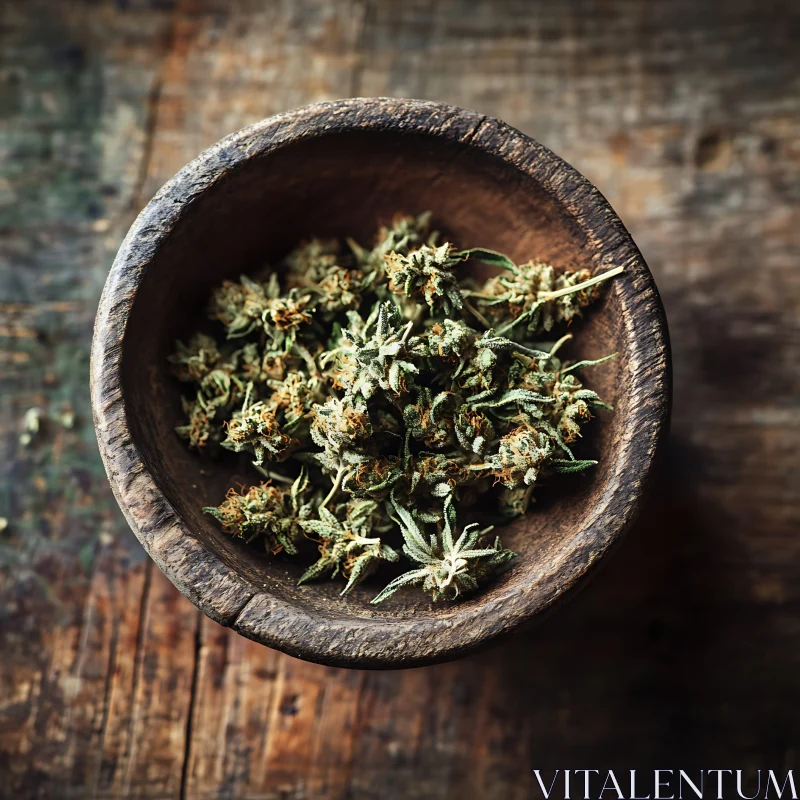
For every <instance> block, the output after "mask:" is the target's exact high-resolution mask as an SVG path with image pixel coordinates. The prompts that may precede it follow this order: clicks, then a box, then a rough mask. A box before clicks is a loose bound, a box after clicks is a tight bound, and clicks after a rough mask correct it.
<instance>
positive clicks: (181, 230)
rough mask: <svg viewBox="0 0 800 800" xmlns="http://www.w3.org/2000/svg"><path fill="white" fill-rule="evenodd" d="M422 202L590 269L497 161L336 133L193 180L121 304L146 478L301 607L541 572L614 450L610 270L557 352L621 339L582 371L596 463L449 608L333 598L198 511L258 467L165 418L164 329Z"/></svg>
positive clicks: (581, 531)
mask: <svg viewBox="0 0 800 800" xmlns="http://www.w3.org/2000/svg"><path fill="white" fill-rule="evenodd" d="M428 209H430V210H431V211H432V212H433V218H434V222H435V225H436V227H438V228H439V229H441V230H442V231H444V232H445V234H446V235H447V237H448V238H450V239H451V240H452V241H454V242H455V243H456V244H457V245H458V246H460V247H474V246H482V247H488V248H492V249H496V250H499V251H502V252H505V253H507V254H509V255H510V256H511V257H512V258H514V259H515V260H519V261H523V260H527V259H530V258H539V259H543V260H547V261H549V262H551V263H553V264H554V265H555V266H556V267H557V268H570V269H576V268H580V267H587V268H590V269H592V268H594V267H595V265H594V263H593V250H592V247H591V245H590V244H589V243H587V241H586V240H585V238H584V236H583V234H582V232H581V230H580V228H579V227H578V225H577V224H576V222H575V220H574V218H573V217H572V216H571V215H570V214H569V213H568V212H567V211H566V210H565V209H564V208H563V207H561V206H560V205H558V204H557V203H556V201H555V200H554V199H553V198H552V197H551V196H550V195H549V194H548V193H547V192H546V191H545V190H544V189H543V188H542V186H541V185H539V184H538V183H537V182H535V181H534V180H533V179H532V178H530V177H529V176H528V175H526V174H524V173H522V172H521V171H519V170H517V169H516V168H515V167H513V166H511V165H510V164H509V163H508V162H506V161H504V160H502V159H500V158H498V157H495V156H490V155H487V154H486V153H484V152H482V151H480V150H479V149H478V148H474V147H470V146H469V145H464V144H454V143H453V142H450V141H447V140H443V139H441V138H437V137H434V136H430V135H423V134H412V133H386V132H382V133H377V132H370V131H348V132H336V133H332V134H329V135H318V136H315V137H312V138H307V139H304V140H300V141H294V142H292V143H290V144H288V145H286V146H284V147H282V148H280V149H278V150H276V151H273V152H270V153H269V154H267V155H263V156H257V157H255V158H251V159H250V160H248V161H247V162H245V163H244V164H243V165H242V164H240V165H238V166H236V167H234V168H232V169H231V170H230V171H229V172H228V173H227V174H226V175H225V176H224V177H223V178H221V179H220V180H218V181H217V182H216V183H215V184H214V185H213V186H211V187H210V188H208V189H206V190H204V191H203V192H202V193H201V194H199V195H198V196H197V197H196V198H195V199H194V200H193V201H192V202H191V203H190V204H189V205H188V206H187V208H186V211H185V213H184V214H183V215H182V216H181V218H180V220H179V221H178V222H177V223H176V225H175V226H174V228H173V230H172V231H171V233H170V234H169V235H168V237H167V239H166V241H165V242H164V243H163V245H162V246H161V247H160V248H159V249H158V252H157V253H156V255H155V258H154V259H153V261H152V262H151V263H150V264H149V265H148V267H147V269H146V272H145V274H144V275H143V277H142V281H141V284H140V287H139V289H138V292H137V294H136V297H135V300H134V303H133V307H132V310H131V314H130V318H129V321H128V327H127V331H126V335H125V339H124V349H123V360H122V374H123V389H124V395H125V397H126V406H127V413H128V419H129V424H130V429H131V434H132V436H133V437H134V441H135V443H136V444H137V446H138V449H139V451H140V453H141V454H142V457H143V459H144V461H145V463H146V465H147V466H148V467H149V469H150V471H151V473H152V475H153V477H154V479H155V481H156V484H157V485H158V487H159V488H160V490H161V491H162V492H163V494H164V495H165V497H166V498H167V500H168V501H169V502H170V503H171V504H172V506H173V507H174V508H175V510H176V511H177V513H178V514H179V515H180V516H181V517H182V518H183V519H184V520H185V522H186V526H187V528H188V529H189V530H190V531H191V532H192V535H194V536H196V537H197V538H198V539H199V540H201V541H202V542H203V543H204V544H205V546H206V547H207V548H209V549H210V550H212V551H213V552H215V553H216V554H217V555H218V556H219V558H220V559H222V560H223V562H224V563H225V564H227V565H228V566H229V567H230V568H231V569H232V570H235V571H236V572H238V573H239V574H240V575H242V576H244V577H245V578H246V579H247V580H248V581H250V582H251V583H252V585H253V586H254V588H255V589H256V590H258V591H262V592H271V593H274V594H275V595H278V596H279V597H280V598H281V599H283V600H284V601H287V602H289V603H294V602H297V603H300V604H302V605H303V607H304V608H305V610H306V611H307V612H308V613H311V614H315V613H316V614H320V615H335V616H338V617H341V616H342V615H345V616H348V617H357V618H373V617H404V616H407V615H409V614H411V613H413V614H414V617H415V619H418V620H419V619H424V618H426V617H449V616H452V615H454V614H458V613H459V608H469V607H474V606H475V604H481V603H482V602H485V601H486V600H487V599H493V600H502V598H503V596H504V595H507V594H508V593H513V592H514V591H515V589H516V588H518V587H519V586H520V585H522V584H525V585H527V586H528V587H530V586H531V585H532V584H535V583H536V582H537V581H539V580H542V579H543V576H545V575H547V574H549V573H552V571H553V570H554V569H556V568H557V567H558V565H559V564H560V563H562V562H563V560H564V559H566V558H568V557H569V555H570V553H571V552H572V551H573V550H574V548H575V547H576V544H577V542H578V541H579V540H580V538H581V537H582V536H584V535H586V531H587V528H589V521H590V519H592V518H594V517H595V516H596V512H597V508H598V505H602V502H601V501H602V496H603V494H604V491H605V490H604V486H605V484H606V483H607V477H608V475H609V472H610V470H611V469H612V467H613V464H614V460H615V457H616V456H615V452H614V450H615V448H613V446H612V443H613V442H614V440H615V437H617V438H618V437H619V436H621V434H622V431H623V430H624V426H625V420H626V416H627V415H628V412H629V409H628V405H627V401H626V393H625V391H624V386H625V382H626V380H625V379H626V376H625V371H624V365H625V363H626V353H625V350H626V342H625V337H624V336H623V335H622V332H623V326H622V321H621V317H620V309H619V305H620V304H619V299H618V295H617V290H616V289H615V287H614V285H613V282H612V285H611V286H610V287H609V288H608V290H607V291H606V292H604V294H603V299H602V300H601V301H600V302H599V303H598V304H597V305H596V306H595V307H594V308H593V309H592V310H591V312H590V313H589V314H588V315H587V317H586V319H585V320H584V321H582V322H581V323H580V324H578V325H575V333H576V334H577V335H576V337H575V341H574V343H572V344H571V345H570V346H571V347H572V349H571V350H569V351H566V352H568V353H569V354H570V355H571V356H575V357H580V358H598V357H600V356H603V355H606V354H608V353H610V352H615V351H616V352H619V356H618V357H617V358H616V359H614V360H612V361H611V362H609V363H607V364H604V365H602V366H601V367H598V368H596V369H594V370H592V371H587V373H586V375H585V380H586V382H587V384H588V385H589V386H591V388H593V389H595V390H597V391H598V392H599V393H600V394H601V396H602V397H603V398H604V399H605V400H606V401H607V402H609V403H610V404H611V405H613V406H614V407H615V409H616V410H615V412H614V413H611V412H605V411H601V412H599V414H598V419H597V420H596V421H595V422H594V423H593V424H592V425H591V426H590V431H591V434H590V436H587V439H586V441H584V442H582V443H581V445H580V447H579V448H578V452H577V454H578V457H592V456H594V455H597V457H598V458H599V459H600V465H599V466H598V467H597V468H595V469H594V470H593V471H591V472H589V473H588V474H585V475H579V476H564V477H561V478H559V479H556V480H554V481H552V482H551V483H550V484H548V485H544V486H542V487H541V488H540V489H539V490H538V491H537V497H538V500H537V502H536V503H535V504H533V505H532V506H531V510H530V511H529V513H528V514H527V515H526V516H525V518H523V519H521V520H517V521H516V522H514V523H512V524H510V525H508V526H507V527H506V528H505V529H504V530H503V531H502V532H501V533H502V538H503V542H504V544H505V545H506V546H508V547H511V548H512V549H513V550H515V551H516V552H518V553H519V557H518V558H517V559H515V560H514V561H513V562H512V566H511V567H510V568H509V569H508V571H507V572H505V573H504V574H503V575H502V576H500V577H498V578H497V579H496V580H495V581H494V582H493V583H491V584H490V585H488V586H487V587H486V588H485V590H484V591H483V592H482V593H481V594H478V595H476V596H475V597H474V598H473V599H469V600H466V601H464V602H462V603H461V604H459V606H451V605H449V604H431V603H430V602H429V601H428V599H427V598H426V597H425V596H424V595H423V594H422V593H421V592H419V591H414V590H408V591H402V592H399V593H397V594H396V595H394V596H393V597H392V598H390V599H389V600H388V601H386V602H385V603H384V604H382V605H381V606H378V607H374V606H370V605H369V602H368V601H369V599H370V598H371V597H372V596H374V594H375V593H376V591H377V590H378V588H379V586H382V585H383V584H384V582H385V581H384V579H385V578H386V575H387V574H388V573H381V574H380V575H378V576H376V577H375V578H373V579H372V580H371V581H369V582H367V583H366V584H365V585H363V586H361V587H358V588H357V589H356V590H355V591H354V592H353V593H352V594H351V595H350V596H349V597H346V598H340V597H339V596H338V593H339V591H340V590H341V588H342V584H341V583H340V582H339V581H333V582H331V581H322V582H320V583H315V584H312V585H307V586H303V587H300V588H298V587H297V586H296V581H297V578H298V577H299V575H300V573H301V571H302V569H303V568H304V566H303V565H302V564H300V563H298V562H295V561H292V560H290V559H288V558H282V557H278V558H274V557H271V556H269V555H267V554H265V553H263V552H261V550H260V549H259V548H257V547H254V546H247V545H245V544H244V543H243V542H242V541H240V540H234V539H231V538H230V537H229V536H228V535H226V534H225V533H224V532H222V531H221V529H220V528H219V526H218V525H217V523H216V522H215V521H214V520H213V519H211V518H209V517H208V516H205V515H203V514H202V513H201V508H202V507H203V506H205V505H215V504H217V503H219V502H220V501H221V499H222V497H223V496H224V493H225V491H226V489H227V488H228V487H229V486H231V485H233V484H235V483H251V482H256V481H257V480H259V478H258V476H257V475H256V474H255V473H254V472H252V473H250V472H249V471H248V467H247V466H246V464H244V463H243V462H242V460H241V459H240V460H236V459H235V458H231V459H223V460H219V461H212V460H209V459H208V458H204V457H201V456H198V455H195V454H193V453H191V452H189V450H188V449H187V448H186V446H185V443H184V442H183V441H182V440H180V439H179V438H178V437H177V435H176V434H175V432H174V430H173V429H174V426H175V425H176V424H179V422H180V421H181V409H180V392H181V388H180V386H179V385H178V384H177V382H176V381H175V380H174V378H173V377H172V376H171V374H170V372H169V370H168V365H167V361H166V359H167V356H168V355H169V354H170V353H171V352H172V350H173V348H174V342H175V339H176V338H186V337H187V336H188V334H189V333H190V332H191V331H192V330H193V329H194V328H195V326H196V325H197V323H198V320H199V319H200V318H201V317H202V311H203V307H204V304H205V302H206V300H207V298H208V295H209V292H210V291H211V289H212V288H213V287H214V286H216V285H217V284H219V283H220V282H221V281H222V280H223V279H224V278H230V277H237V276H238V275H239V274H241V273H247V272H253V271H256V270H259V269H261V268H262V267H263V266H264V265H265V264H266V263H270V262H273V261H275V260H276V259H278V258H279V257H280V256H282V255H283V254H284V253H286V252H287V251H288V250H289V249H291V248H292V247H294V246H296V245H297V244H298V243H300V242H301V241H302V240H304V239H308V238H310V237H312V236H322V237H345V236H353V237H354V238H356V239H357V240H359V241H365V242H366V241H371V240H372V237H373V236H374V235H375V232H376V231H377V228H378V226H379V225H380V224H381V223H386V222H388V221H390V220H391V218H392V217H393V216H394V215H395V214H396V213H397V212H406V213H418V212H421V211H424V210H428Z"/></svg>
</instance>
